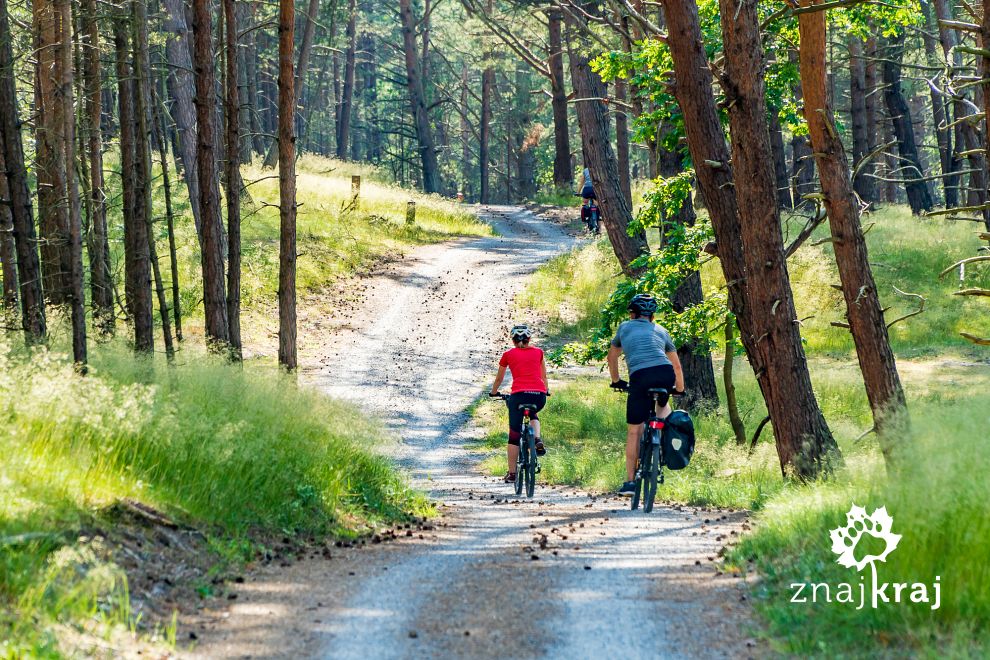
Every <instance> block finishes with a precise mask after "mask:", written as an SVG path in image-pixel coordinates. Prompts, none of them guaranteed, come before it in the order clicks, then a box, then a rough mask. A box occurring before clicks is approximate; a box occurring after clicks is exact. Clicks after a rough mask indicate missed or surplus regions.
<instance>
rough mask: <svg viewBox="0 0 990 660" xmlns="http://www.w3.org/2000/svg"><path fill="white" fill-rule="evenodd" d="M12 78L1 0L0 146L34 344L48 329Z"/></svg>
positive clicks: (24, 320)
mask: <svg viewBox="0 0 990 660" xmlns="http://www.w3.org/2000/svg"><path fill="white" fill-rule="evenodd" d="M14 81H15V72H14V54H13V44H12V42H11V34H10V18H9V16H8V14H7V0H0V134H2V139H0V146H2V148H3V156H4V158H3V160H4V165H5V173H6V179H7V188H8V192H9V194H10V197H8V199H9V200H10V207H9V208H10V216H11V224H12V227H13V239H14V249H15V251H16V253H17V281H18V284H19V289H20V298H21V327H22V328H23V329H24V336H25V339H26V341H27V343H28V344H33V343H37V342H40V341H42V340H43V339H44V338H45V334H46V333H47V327H46V322H45V299H44V295H43V293H42V283H41V262H40V260H39V258H38V237H37V234H36V233H35V229H34V218H33V217H32V215H33V214H32V209H31V191H30V189H29V188H28V178H27V168H26V167H25V164H24V145H23V143H22V141H21V140H22V138H21V122H20V118H19V117H18V111H17V91H16V88H15V82H14Z"/></svg>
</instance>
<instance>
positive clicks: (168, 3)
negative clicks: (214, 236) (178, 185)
mask: <svg viewBox="0 0 990 660" xmlns="http://www.w3.org/2000/svg"><path fill="white" fill-rule="evenodd" d="M162 8H163V9H164V10H165V11H164V14H163V25H162V29H163V30H164V32H165V33H166V34H168V39H167V40H166V42H165V58H166V59H167V60H168V92H169V93H168V95H169V97H170V98H171V99H172V107H171V115H172V119H173V121H175V131H176V139H177V141H178V143H179V150H178V152H176V156H178V161H179V163H180V164H181V165H182V178H183V180H184V181H185V183H186V189H187V190H188V191H189V208H190V209H192V214H193V221H194V222H195V223H196V234H197V235H198V236H199V239H200V241H202V239H203V219H202V214H201V213H200V210H199V198H200V192H199V167H198V164H197V160H196V116H197V115H196V104H195V100H194V95H195V93H196V83H195V81H194V79H193V78H194V76H193V63H192V44H191V43H190V42H191V36H190V31H189V26H188V24H187V23H186V3H185V1H184V0H162ZM211 64H212V60H211Z"/></svg>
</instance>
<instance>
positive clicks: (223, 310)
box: [192, 0, 236, 350]
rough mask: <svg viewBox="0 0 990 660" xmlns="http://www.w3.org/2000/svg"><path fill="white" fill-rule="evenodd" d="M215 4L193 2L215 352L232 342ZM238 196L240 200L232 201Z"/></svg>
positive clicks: (204, 247) (209, 317) (210, 337)
mask: <svg viewBox="0 0 990 660" xmlns="http://www.w3.org/2000/svg"><path fill="white" fill-rule="evenodd" d="M210 6H211V5H210V2H209V0H193V21H192V31H193V52H194V54H195V56H194V58H193V60H194V61H195V66H194V71H195V74H196V76H195V77H196V158H197V165H198V169H199V211H200V215H201V216H202V222H203V240H202V241H201V249H200V260H201V262H202V266H203V312H204V316H205V320H206V339H207V342H208V343H209V344H211V348H212V349H214V350H226V345H227V344H228V343H229V341H230V326H229V319H228V316H227V295H226V291H225V284H226V283H225V282H224V265H223V241H222V236H223V223H222V221H221V218H220V189H219V182H218V181H217V170H216V162H217V158H216V148H217V144H218V142H219V140H218V137H219V136H218V134H217V131H216V102H215V101H216V75H215V71H214V68H213V55H214V53H213V36H212V26H211V22H210ZM232 196H236V195H232Z"/></svg>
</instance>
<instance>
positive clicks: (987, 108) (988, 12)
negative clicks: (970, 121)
mask: <svg viewBox="0 0 990 660" xmlns="http://www.w3.org/2000/svg"><path fill="white" fill-rule="evenodd" d="M980 45H981V46H982V50H983V54H982V55H981V56H980V59H979V67H978V69H977V70H978V71H979V73H980V76H981V77H982V79H983V83H982V85H980V87H981V91H982V92H983V93H982V95H981V96H982V97H983V98H982V99H981V100H982V102H983V103H982V105H983V138H984V140H985V141H984V143H983V144H982V145H980V146H981V147H982V148H983V156H984V158H983V162H984V167H985V163H986V154H988V153H990V80H988V76H990V55H988V54H987V53H988V51H987V48H990V0H983V20H982V21H981V22H980ZM980 174H981V178H982V179H983V180H982V182H981V183H982V184H983V186H982V187H981V188H980V192H981V193H982V195H981V197H980V201H982V202H984V205H985V200H986V199H987V195H988V192H987V187H986V186H987V178H986V174H985V173H984V172H982V171H981V172H980ZM983 224H984V225H985V226H986V228H987V231H990V210H988V209H985V208H984V209H983Z"/></svg>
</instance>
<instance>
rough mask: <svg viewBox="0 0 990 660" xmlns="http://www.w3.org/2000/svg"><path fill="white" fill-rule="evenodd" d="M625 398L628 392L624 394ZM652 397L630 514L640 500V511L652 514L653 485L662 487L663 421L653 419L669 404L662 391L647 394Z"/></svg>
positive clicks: (636, 507) (666, 393) (637, 506)
mask: <svg viewBox="0 0 990 660" xmlns="http://www.w3.org/2000/svg"><path fill="white" fill-rule="evenodd" d="M624 391H625V392H626V393H627V394H628V392H629V389H628V388H626V389H625V390H624ZM647 392H649V393H650V394H652V395H653V412H652V413H651V414H650V418H649V419H648V420H647V421H646V428H645V429H644V430H643V435H642V437H640V440H639V461H638V463H637V465H636V474H635V476H634V478H633V480H634V481H635V482H636V489H635V490H634V491H633V496H632V506H631V508H632V510H633V511H635V510H636V509H638V508H639V503H640V496H642V502H643V511H645V512H646V513H650V512H651V511H653V500H654V499H655V498H656V496H657V485H658V484H662V483H663V466H664V456H663V443H662V442H661V440H662V438H663V429H664V426H665V423H664V420H663V419H660V417H658V416H657V410H662V409H663V408H664V407H665V406H666V405H667V402H668V401H669V400H670V392H669V391H668V390H667V389H665V388H663V387H655V388H650V389H648V390H647Z"/></svg>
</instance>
